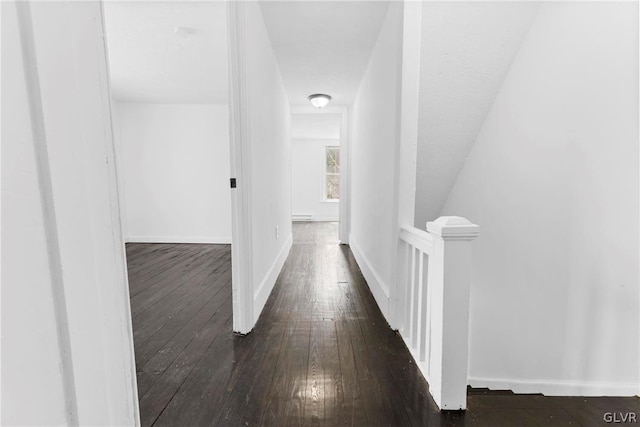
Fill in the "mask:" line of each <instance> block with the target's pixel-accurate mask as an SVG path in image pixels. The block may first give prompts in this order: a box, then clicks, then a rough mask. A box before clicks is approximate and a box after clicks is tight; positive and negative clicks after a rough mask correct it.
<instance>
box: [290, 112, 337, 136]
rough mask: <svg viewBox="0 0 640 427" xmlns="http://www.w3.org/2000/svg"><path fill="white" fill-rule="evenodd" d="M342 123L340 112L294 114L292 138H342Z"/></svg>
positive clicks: (292, 116)
mask: <svg viewBox="0 0 640 427" xmlns="http://www.w3.org/2000/svg"><path fill="white" fill-rule="evenodd" d="M341 124H342V115H340V114H323V113H313V114H307V113H301V114H298V113H296V114H292V115H291V139H340V125H341Z"/></svg>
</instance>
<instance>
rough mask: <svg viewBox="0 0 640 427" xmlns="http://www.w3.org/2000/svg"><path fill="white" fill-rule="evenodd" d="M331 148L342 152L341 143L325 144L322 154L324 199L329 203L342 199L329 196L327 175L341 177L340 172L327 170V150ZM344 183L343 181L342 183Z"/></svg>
mask: <svg viewBox="0 0 640 427" xmlns="http://www.w3.org/2000/svg"><path fill="white" fill-rule="evenodd" d="M329 149H338V153H339V152H340V146H339V145H325V146H324V150H323V156H322V165H323V166H322V172H323V173H322V201H323V202H328V203H338V202H340V199H339V198H338V199H329V198H327V175H338V179H340V172H338V173H335V172H329V171H327V151H328V150H329ZM340 184H342V183H340Z"/></svg>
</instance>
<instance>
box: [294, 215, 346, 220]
mask: <svg viewBox="0 0 640 427" xmlns="http://www.w3.org/2000/svg"><path fill="white" fill-rule="evenodd" d="M291 221H292V222H338V221H339V218H338V217H337V216H332V215H293V216H292V217H291Z"/></svg>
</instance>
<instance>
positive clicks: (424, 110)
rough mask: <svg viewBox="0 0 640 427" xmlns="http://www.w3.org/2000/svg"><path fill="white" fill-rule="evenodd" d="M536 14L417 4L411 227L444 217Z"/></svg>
mask: <svg viewBox="0 0 640 427" xmlns="http://www.w3.org/2000/svg"><path fill="white" fill-rule="evenodd" d="M538 7H539V2H524V1H516V2H510V1H477V2H462V1H454V2H444V1H425V2H422V16H423V22H422V31H421V33H422V34H421V45H422V52H421V59H420V90H419V96H420V108H419V126H418V150H417V173H416V176H415V178H414V179H415V180H416V192H417V194H419V197H417V198H416V199H415V200H416V207H415V220H414V224H415V226H416V227H418V228H420V229H422V230H424V228H425V224H426V222H427V221H433V220H434V219H436V218H437V217H438V213H439V212H440V211H441V210H442V206H443V205H444V202H445V200H446V198H447V195H448V194H449V192H450V191H451V187H452V186H453V183H454V182H455V179H456V177H457V176H458V172H460V169H461V168H462V165H463V164H464V160H465V159H466V157H467V154H468V153H469V150H470V149H471V147H472V146H473V142H474V141H475V138H476V136H477V135H478V132H479V130H480V128H481V126H482V123H483V122H484V119H485V117H486V116H487V113H488V112H489V109H490V108H491V105H492V104H493V100H494V99H495V97H496V95H497V93H498V90H499V89H500V86H501V84H502V81H503V80H504V77H505V76H506V74H507V72H508V70H509V67H510V65H511V63H512V62H513V59H514V58H515V56H516V54H517V52H518V49H519V48H520V45H521V44H522V41H523V40H524V38H525V36H526V34H527V31H528V30H529V27H530V26H531V22H532V21H533V18H534V17H535V15H536V11H537V9H538ZM403 114H404V113H403Z"/></svg>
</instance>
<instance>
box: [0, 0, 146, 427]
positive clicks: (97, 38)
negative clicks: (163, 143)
mask: <svg viewBox="0 0 640 427" xmlns="http://www.w3.org/2000/svg"><path fill="white" fill-rule="evenodd" d="M19 7H20V9H19V10H20V11H21V12H20V14H17V13H16V11H17V6H16V5H15V4H14V3H13V2H3V3H2V66H3V67H2V125H3V126H2V232H3V233H2V267H3V268H2V424H3V425H135V423H136V422H137V421H138V416H137V412H138V410H137V392H136V387H135V364H134V358H133V340H132V330H131V321H130V319H131V317H130V313H129V299H128V289H127V278H126V271H125V266H124V244H123V242H122V238H121V232H120V222H119V214H118V199H117V190H116V187H117V185H116V179H115V169H114V162H113V140H112V135H111V122H110V119H109V96H108V94H109V89H108V81H107V66H106V58H105V50H104V45H103V39H102V34H103V31H102V28H101V21H102V20H101V12H100V3H99V2H98V1H87V2H56V3H45V2H42V3H26V2H20V6H19ZM19 32H20V33H21V34H20V35H21V36H22V38H21V39H20V36H19ZM20 40H22V44H21V43H20Z"/></svg>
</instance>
